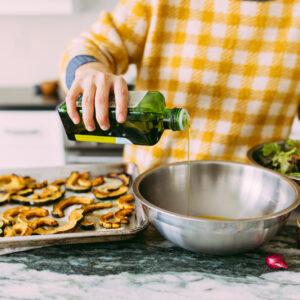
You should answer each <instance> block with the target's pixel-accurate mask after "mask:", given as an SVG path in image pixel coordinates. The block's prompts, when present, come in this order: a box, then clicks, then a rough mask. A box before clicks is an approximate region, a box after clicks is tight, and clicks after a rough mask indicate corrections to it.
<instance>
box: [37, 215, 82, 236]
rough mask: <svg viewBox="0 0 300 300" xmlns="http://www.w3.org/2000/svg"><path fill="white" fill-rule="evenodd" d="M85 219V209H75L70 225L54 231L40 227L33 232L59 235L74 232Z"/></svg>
mask: <svg viewBox="0 0 300 300" xmlns="http://www.w3.org/2000/svg"><path fill="white" fill-rule="evenodd" d="M83 218H84V210H83V209H75V210H73V211H72V212H71V214H70V218H69V221H68V223H66V224H64V225H62V226H58V227H56V228H53V229H48V230H47V229H44V228H42V227H39V228H37V229H35V230H34V231H33V233H34V234H57V233H65V232H70V231H73V230H74V229H75V228H76V226H77V224H78V223H79V222H80V221H81V220H82V219H83Z"/></svg>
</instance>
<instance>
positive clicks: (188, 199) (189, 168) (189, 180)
mask: <svg viewBox="0 0 300 300" xmlns="http://www.w3.org/2000/svg"><path fill="white" fill-rule="evenodd" d="M187 134H188V138H187V141H188V153H187V154H188V174H187V213H186V214H187V215H188V216H189V215H190V201H191V191H190V189H191V161H190V136H191V129H190V127H189V128H188V133H187ZM195 217H196V218H201V219H215V220H232V219H230V218H225V217H218V216H195Z"/></svg>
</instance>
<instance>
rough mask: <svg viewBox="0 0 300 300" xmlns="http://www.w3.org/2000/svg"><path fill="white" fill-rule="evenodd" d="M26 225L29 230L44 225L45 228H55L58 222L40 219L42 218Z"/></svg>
mask: <svg viewBox="0 0 300 300" xmlns="http://www.w3.org/2000/svg"><path fill="white" fill-rule="evenodd" d="M28 225H29V227H30V228H32V229H33V230H35V229H36V228H38V227H41V226H44V225H46V226H57V225H58V222H57V220H55V219H53V218H51V217H42V218H39V219H36V220H33V221H31V222H29V224H28Z"/></svg>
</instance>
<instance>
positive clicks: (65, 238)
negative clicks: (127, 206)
mask: <svg viewBox="0 0 300 300" xmlns="http://www.w3.org/2000/svg"><path fill="white" fill-rule="evenodd" d="M72 171H78V172H81V173H82V172H90V174H91V177H92V178H93V177H96V176H99V175H106V174H108V173H111V172H117V173H120V172H126V173H128V174H130V175H131V177H132V181H133V180H134V179H135V178H136V176H137V175H138V171H137V167H136V166H135V165H134V164H131V163H128V164H126V163H119V164H95V165H90V164H88V165H81V164H80V165H66V166H61V167H45V168H27V169H6V170H0V175H4V174H17V175H20V176H31V177H33V178H34V179H36V181H37V182H42V181H43V180H47V181H48V183H50V182H52V181H54V180H56V179H61V178H67V177H68V176H69V175H70V173H71V172H72ZM105 179H106V183H105V184H107V185H110V186H111V185H114V184H115V185H119V183H120V182H119V180H118V179H111V178H105ZM132 181H131V184H132ZM37 192H40V190H37ZM130 192H132V191H131V186H130V188H129V193H130ZM75 195H76V196H79V195H82V196H86V197H90V198H94V196H93V194H92V193H91V192H89V193H73V192H69V191H66V193H65V198H66V197H70V196H75ZM29 197H30V196H29ZM110 201H112V202H113V207H112V208H108V209H101V210H98V211H94V212H93V216H91V217H88V220H90V221H95V222H96V224H97V228H96V230H93V231H85V230H82V229H80V228H77V229H76V231H75V232H72V233H61V234H49V235H30V236H16V237H5V238H4V237H3V238H1V237H0V255H1V254H6V253H11V252H17V251H24V250H28V249H31V248H35V247H45V246H51V245H61V244H78V243H94V242H108V241H120V240H125V239H129V238H131V237H133V236H134V235H135V234H137V233H138V232H140V231H142V230H143V229H145V228H146V226H147V225H148V220H147V218H146V216H145V214H144V212H143V209H142V207H141V206H140V205H139V204H138V203H137V202H136V203H135V211H134V213H133V215H132V216H131V218H130V223H129V224H122V225H121V228H117V229H105V228H103V227H101V226H100V225H99V223H98V218H99V216H100V215H101V214H105V213H106V212H108V211H113V212H114V211H117V210H118V207H117V204H116V200H110ZM94 203H97V200H96V199H95V201H94ZM13 206H22V204H12V203H8V204H4V205H2V206H0V214H1V215H2V213H3V212H4V211H5V210H7V209H8V208H10V207H13ZM80 206H81V205H72V206H71V207H68V208H67V209H65V217H64V218H60V219H58V218H56V219H57V221H58V222H59V225H61V224H64V223H66V222H67V220H68V218H69V214H70V212H71V211H72V210H73V209H76V208H79V207H80ZM42 207H44V208H46V209H48V210H49V216H51V211H52V208H53V204H52V205H47V206H46V205H45V206H42Z"/></svg>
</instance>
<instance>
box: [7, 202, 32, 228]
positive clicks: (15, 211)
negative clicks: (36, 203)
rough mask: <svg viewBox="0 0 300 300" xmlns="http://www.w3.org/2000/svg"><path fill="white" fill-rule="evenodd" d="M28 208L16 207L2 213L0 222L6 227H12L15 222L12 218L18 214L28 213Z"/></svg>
mask: <svg viewBox="0 0 300 300" xmlns="http://www.w3.org/2000/svg"><path fill="white" fill-rule="evenodd" d="M29 210H30V208H29V207H27V206H16V207H11V208H9V209H7V210H6V211H4V212H3V214H2V221H3V222H4V223H5V224H6V225H13V224H15V223H16V220H15V219H14V216H17V215H19V214H20V213H23V212H25V211H29Z"/></svg>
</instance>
